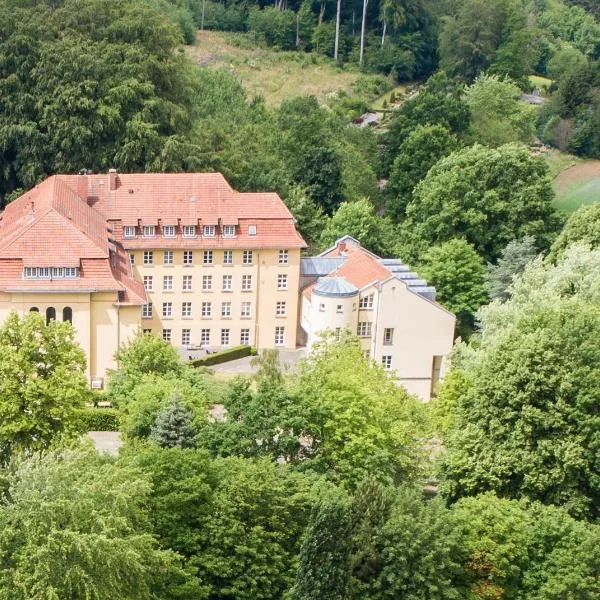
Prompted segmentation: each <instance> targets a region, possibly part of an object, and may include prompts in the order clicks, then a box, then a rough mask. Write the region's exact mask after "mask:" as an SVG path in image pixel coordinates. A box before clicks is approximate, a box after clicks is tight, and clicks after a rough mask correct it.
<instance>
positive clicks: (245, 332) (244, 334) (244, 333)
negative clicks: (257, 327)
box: [240, 329, 250, 346]
mask: <svg viewBox="0 0 600 600" xmlns="http://www.w3.org/2000/svg"><path fill="white" fill-rule="evenodd" d="M240 344H241V345H242V346H249V345H250V330H249V329H241V330H240Z"/></svg>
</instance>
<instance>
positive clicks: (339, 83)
mask: <svg viewBox="0 0 600 600" xmlns="http://www.w3.org/2000/svg"><path fill="white" fill-rule="evenodd" d="M187 52H188V54H189V55H190V57H191V58H192V59H193V60H194V62H196V64H198V65H200V66H202V67H205V68H227V69H230V70H231V71H232V72H233V73H235V74H236V75H237V76H238V77H239V79H240V81H241V83H242V85H243V86H244V87H245V88H246V89H247V90H248V93H249V95H251V96H252V95H255V94H261V95H263V96H264V98H265V101H266V102H267V104H269V105H270V106H278V105H279V104H281V102H282V100H285V99H287V98H293V97H295V96H303V95H314V96H316V97H317V98H318V99H319V100H320V101H321V102H324V101H325V99H326V97H327V95H328V94H331V93H333V92H336V91H338V90H344V91H346V92H348V93H352V92H353V84H355V83H356V81H357V80H358V79H359V78H361V79H367V80H368V79H373V80H376V79H381V76H380V75H379V76H377V75H367V74H364V73H360V72H359V71H358V70H357V69H352V68H351V67H348V66H345V67H344V68H343V69H341V68H339V67H338V66H337V65H336V64H335V63H334V61H333V60H332V59H330V58H327V57H325V56H320V55H317V54H306V53H304V52H280V51H277V50H274V49H271V48H263V47H260V46H259V45H258V44H257V43H256V40H255V39H254V37H253V36H252V35H251V34H244V33H224V32H216V31H204V32H198V36H197V43H196V45H195V46H191V47H188V48H187Z"/></svg>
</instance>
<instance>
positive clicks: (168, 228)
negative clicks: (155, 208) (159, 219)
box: [163, 225, 175, 238]
mask: <svg viewBox="0 0 600 600" xmlns="http://www.w3.org/2000/svg"><path fill="white" fill-rule="evenodd" d="M163 237H166V238H174V237H175V225H163Z"/></svg>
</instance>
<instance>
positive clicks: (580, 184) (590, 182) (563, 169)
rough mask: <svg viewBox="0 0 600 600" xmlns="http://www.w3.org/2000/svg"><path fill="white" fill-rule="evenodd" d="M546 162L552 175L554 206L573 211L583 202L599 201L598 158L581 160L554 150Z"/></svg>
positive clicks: (599, 168) (599, 162) (599, 166)
mask: <svg viewBox="0 0 600 600" xmlns="http://www.w3.org/2000/svg"><path fill="white" fill-rule="evenodd" d="M548 162H549V164H550V169H551V171H552V173H553V175H554V191H555V192H556V200H555V201H554V203H555V206H556V208H558V209H559V210H563V211H565V212H573V211H575V210H577V209H578V208H579V207H580V206H581V205H583V204H593V203H595V202H600V161H599V160H582V159H580V158H577V157H575V156H572V155H570V154H564V153H562V152H558V151H556V150H554V151H552V153H551V154H550V155H549V156H548Z"/></svg>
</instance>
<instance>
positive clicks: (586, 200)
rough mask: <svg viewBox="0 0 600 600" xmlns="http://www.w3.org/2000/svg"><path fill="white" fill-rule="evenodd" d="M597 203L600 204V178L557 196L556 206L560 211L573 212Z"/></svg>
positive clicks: (578, 185) (575, 186)
mask: <svg viewBox="0 0 600 600" xmlns="http://www.w3.org/2000/svg"><path fill="white" fill-rule="evenodd" d="M595 202H600V177H596V178H595V179H592V180H591V181H586V182H584V183H579V184H576V185H574V186H573V187H571V188H569V189H568V190H567V191H566V192H565V193H564V194H562V195H561V196H557V198H556V200H555V201H554V205H555V206H556V208H558V209H559V210H562V211H565V212H573V211H575V210H577V209H578V208H579V207H580V206H582V205H583V204H594V203H595Z"/></svg>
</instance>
